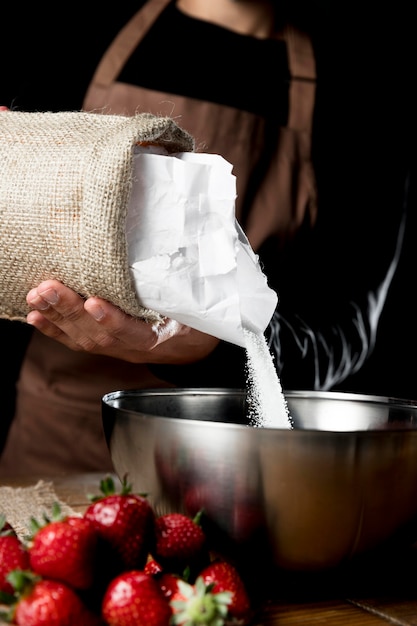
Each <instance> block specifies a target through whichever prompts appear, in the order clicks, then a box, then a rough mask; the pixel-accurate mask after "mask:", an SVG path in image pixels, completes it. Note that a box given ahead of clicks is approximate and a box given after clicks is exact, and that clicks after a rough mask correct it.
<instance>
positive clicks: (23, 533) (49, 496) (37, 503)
mask: <svg viewBox="0 0 417 626" xmlns="http://www.w3.org/2000/svg"><path fill="white" fill-rule="evenodd" d="M55 502H58V503H59V505H60V507H61V511H62V513H63V514H64V515H78V513H75V512H74V511H73V509H72V508H71V507H70V506H68V505H67V504H66V503H65V502H63V501H62V500H59V498H58V496H57V495H56V493H55V490H54V488H53V485H52V483H50V482H46V481H43V480H40V481H38V482H37V483H36V484H35V485H33V486H30V487H7V486H5V487H0V514H3V515H4V516H5V518H6V520H7V521H8V522H9V524H11V525H12V526H13V528H14V529H15V531H16V533H17V534H18V535H19V537H20V538H21V539H23V540H24V539H25V538H26V537H27V535H28V533H29V532H30V528H29V526H30V520H31V518H32V517H34V518H35V519H37V520H39V521H40V522H42V519H43V516H44V515H47V516H50V515H51V513H52V507H53V504H54V503H55Z"/></svg>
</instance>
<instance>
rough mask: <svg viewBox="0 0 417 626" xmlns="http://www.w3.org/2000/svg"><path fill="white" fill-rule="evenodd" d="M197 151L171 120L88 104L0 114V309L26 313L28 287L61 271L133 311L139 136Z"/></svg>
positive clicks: (137, 310) (63, 277) (70, 282)
mask: <svg viewBox="0 0 417 626" xmlns="http://www.w3.org/2000/svg"><path fill="white" fill-rule="evenodd" d="M148 142H149V143H152V144H156V145H160V146H163V147H165V148H166V149H167V151H168V152H169V153H174V152H190V151H193V150H194V140H193V138H192V137H191V136H190V135H189V134H188V133H187V132H186V131H184V130H182V129H181V128H180V127H179V126H178V125H177V124H176V123H175V122H174V121H173V120H172V119H170V118H167V117H158V116H154V115H151V114H148V113H142V114H138V115H135V116H132V117H127V116H119V115H101V114H99V113H85V112H76V111H74V112H58V113H50V112H46V113H28V112H20V111H6V112H1V113H0V162H1V167H0V236H1V241H0V244H1V245H0V317H3V318H9V319H17V320H19V319H20V320H24V319H25V317H26V315H27V313H28V312H29V310H30V309H29V307H28V306H27V304H26V299H25V298H26V295H27V293H28V291H29V290H30V289H31V288H33V287H36V286H37V285H38V284H39V283H40V282H41V281H43V280H46V279H50V278H55V279H57V280H60V281H61V282H63V283H64V284H66V285H67V286H69V287H71V288H72V289H74V290H75V291H76V292H78V293H79V294H81V295H82V296H84V297H88V296H90V295H97V296H100V297H102V298H105V299H106V300H109V301H110V302H112V303H113V304H116V305H117V306H119V307H120V308H121V309H122V310H123V311H125V312H126V313H129V314H130V315H134V316H139V317H142V318H144V319H149V320H152V321H158V320H159V319H161V317H160V316H159V314H157V313H156V312H154V311H150V310H149V309H147V308H144V307H142V306H141V304H140V302H139V301H138V298H137V296H136V294H135V292H134V288H133V283H132V280H131V277H130V274H129V268H128V261H127V245H126V239H125V218H126V213H127V206H128V200H129V197H130V192H131V188H132V183H133V180H132V178H133V177H132V171H133V151H134V147H135V145H136V144H137V143H142V144H143V143H145V144H146V143H148Z"/></svg>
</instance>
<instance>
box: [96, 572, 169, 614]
mask: <svg viewBox="0 0 417 626" xmlns="http://www.w3.org/2000/svg"><path fill="white" fill-rule="evenodd" d="M101 612H102V616H103V619H104V620H105V622H106V624H108V626H169V623H170V619H171V616H172V611H171V607H170V605H169V602H168V600H167V599H166V598H165V596H164V594H163V593H162V591H161V589H160V587H159V585H158V583H157V582H156V581H155V580H154V578H153V577H152V576H149V575H148V574H145V572H144V571H141V570H131V571H128V572H123V573H122V574H120V575H119V576H117V577H116V578H114V579H113V580H112V581H111V582H110V584H109V585H108V587H107V589H106V592H105V594H104V597H103V602H102V611H101Z"/></svg>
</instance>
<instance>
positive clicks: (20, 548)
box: [0, 515, 29, 594]
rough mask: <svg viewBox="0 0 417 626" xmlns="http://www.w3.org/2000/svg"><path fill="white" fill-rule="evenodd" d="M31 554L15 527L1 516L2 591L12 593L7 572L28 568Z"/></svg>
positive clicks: (0, 588)
mask: <svg viewBox="0 0 417 626" xmlns="http://www.w3.org/2000/svg"><path fill="white" fill-rule="evenodd" d="M28 568H29V554H28V552H27V550H26V546H25V545H24V543H23V541H21V540H20V539H19V538H18V536H17V534H16V532H15V531H14V529H13V527H12V526H11V525H10V524H9V523H8V522H7V521H6V519H5V517H4V516H3V515H1V516H0V592H2V593H7V594H12V593H13V591H14V590H13V587H12V585H11V584H10V583H9V582H8V580H7V574H8V573H9V572H11V571H12V570H14V569H22V570H25V569H28Z"/></svg>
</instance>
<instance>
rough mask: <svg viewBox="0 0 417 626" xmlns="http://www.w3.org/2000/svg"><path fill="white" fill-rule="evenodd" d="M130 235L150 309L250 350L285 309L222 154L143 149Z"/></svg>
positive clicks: (137, 278)
mask: <svg viewBox="0 0 417 626" xmlns="http://www.w3.org/2000/svg"><path fill="white" fill-rule="evenodd" d="M134 170H135V171H134V175H133V188H132V192H131V197H130V202H129V207H128V214H127V222H126V235H127V244H128V260H129V267H130V270H131V274H132V278H133V282H134V286H135V290H136V294H137V297H138V299H139V301H140V302H141V304H143V306H145V307H148V308H150V309H153V310H155V311H157V312H158V313H160V314H162V315H165V316H167V317H170V318H172V319H175V320H177V321H179V322H181V323H184V324H187V325H188V326H191V327H193V328H196V329H197V330H200V331H202V332H205V333H208V334H210V335H214V336H215V337H218V338H219V339H223V340H225V341H229V342H231V343H234V344H236V345H239V346H242V347H245V346H246V342H245V336H244V331H243V329H244V328H245V329H249V330H252V331H254V332H264V331H265V329H266V327H267V325H268V323H269V321H270V319H271V317H272V315H273V312H274V310H275V308H276V305H277V302H278V296H277V294H276V293H275V291H273V290H272V289H271V288H270V287H269V286H268V284H267V279H266V276H265V275H264V274H263V272H262V270H261V267H260V265H259V260H258V257H257V255H255V253H254V252H253V250H252V248H251V246H250V244H249V242H248V240H247V238H246V235H245V234H244V232H243V231H242V229H241V227H240V226H239V224H238V222H237V220H236V217H235V200H236V178H235V176H234V175H233V174H232V165H231V164H230V163H228V162H227V161H226V160H225V159H224V158H223V157H221V156H219V155H213V154H206V153H194V152H181V153H177V154H173V155H167V154H165V153H164V151H163V149H160V148H155V147H151V148H143V147H138V148H137V149H136V151H135V156H134Z"/></svg>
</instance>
